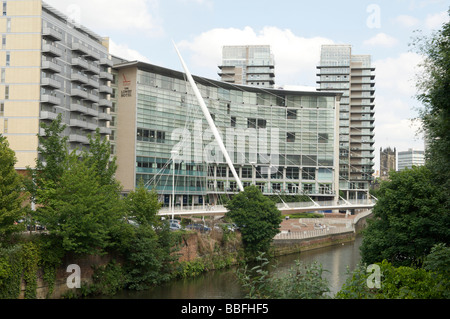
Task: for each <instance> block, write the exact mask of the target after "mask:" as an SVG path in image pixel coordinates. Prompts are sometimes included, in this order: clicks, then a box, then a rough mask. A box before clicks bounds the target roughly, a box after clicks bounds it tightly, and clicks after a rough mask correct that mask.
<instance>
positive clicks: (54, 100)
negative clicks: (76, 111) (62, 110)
mask: <svg viewBox="0 0 450 319" xmlns="http://www.w3.org/2000/svg"><path fill="white" fill-rule="evenodd" d="M41 103H47V104H53V105H59V104H61V99H60V98H59V97H56V96H53V95H49V94H43V95H42V97H41Z"/></svg>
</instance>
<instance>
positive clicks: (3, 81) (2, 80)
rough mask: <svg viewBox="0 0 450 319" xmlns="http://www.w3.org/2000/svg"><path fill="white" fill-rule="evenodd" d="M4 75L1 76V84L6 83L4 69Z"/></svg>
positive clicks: (3, 71)
mask: <svg viewBox="0 0 450 319" xmlns="http://www.w3.org/2000/svg"><path fill="white" fill-rule="evenodd" d="M1 72H2V74H1V83H5V69H4V68H2V71H1Z"/></svg>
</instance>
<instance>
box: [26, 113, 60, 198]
mask: <svg viewBox="0 0 450 319" xmlns="http://www.w3.org/2000/svg"><path fill="white" fill-rule="evenodd" d="M41 128H42V129H43V130H44V134H43V135H39V136H38V140H39V144H38V152H39V156H38V157H37V158H36V166H35V168H34V169H32V168H30V167H28V172H29V177H30V179H29V180H28V181H27V184H26V186H27V189H28V190H29V192H30V194H31V196H32V198H34V197H35V195H36V189H37V188H39V187H41V186H42V185H41V184H42V182H43V181H44V180H45V181H53V182H54V183H56V182H57V181H58V180H59V178H60V176H61V175H62V174H63V172H64V169H65V163H66V160H67V156H68V149H67V139H68V137H67V136H65V137H61V134H62V133H63V132H64V130H65V129H66V125H64V124H62V115H61V114H58V117H57V118H56V120H54V121H52V122H51V123H50V124H46V123H41Z"/></svg>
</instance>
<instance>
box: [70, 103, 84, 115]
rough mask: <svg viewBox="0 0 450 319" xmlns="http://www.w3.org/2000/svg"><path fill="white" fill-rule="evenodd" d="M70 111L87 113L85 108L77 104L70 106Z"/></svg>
mask: <svg viewBox="0 0 450 319" xmlns="http://www.w3.org/2000/svg"><path fill="white" fill-rule="evenodd" d="M70 110H71V111H72V112H79V113H87V107H86V106H84V105H81V104H77V103H74V104H70Z"/></svg>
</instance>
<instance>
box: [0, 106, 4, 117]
mask: <svg viewBox="0 0 450 319" xmlns="http://www.w3.org/2000/svg"><path fill="white" fill-rule="evenodd" d="M4 114H5V103H0V116H3V115H4Z"/></svg>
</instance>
